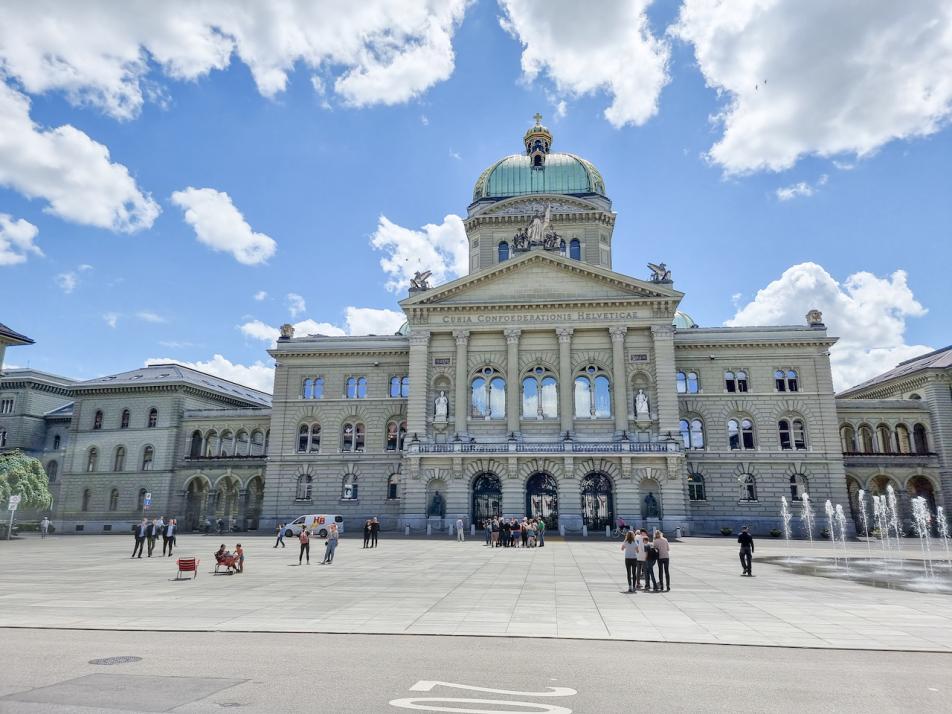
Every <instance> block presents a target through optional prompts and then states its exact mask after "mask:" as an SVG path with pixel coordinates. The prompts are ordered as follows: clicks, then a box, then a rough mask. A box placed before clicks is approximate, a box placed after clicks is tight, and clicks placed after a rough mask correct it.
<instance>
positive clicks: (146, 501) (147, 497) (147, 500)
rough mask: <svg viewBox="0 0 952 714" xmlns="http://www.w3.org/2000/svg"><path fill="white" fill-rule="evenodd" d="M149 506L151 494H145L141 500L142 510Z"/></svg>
mask: <svg viewBox="0 0 952 714" xmlns="http://www.w3.org/2000/svg"><path fill="white" fill-rule="evenodd" d="M151 505H152V494H151V493H146V494H145V498H144V499H142V507H143V508H148V507H149V506H151Z"/></svg>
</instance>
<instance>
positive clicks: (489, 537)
mask: <svg viewBox="0 0 952 714" xmlns="http://www.w3.org/2000/svg"><path fill="white" fill-rule="evenodd" d="M483 531H485V533H486V542H485V543H483V545H484V546H487V545H492V541H493V522H492V520H490V519H489V518H487V519H486V520H484V521H483Z"/></svg>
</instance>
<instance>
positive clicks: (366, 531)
mask: <svg viewBox="0 0 952 714" xmlns="http://www.w3.org/2000/svg"><path fill="white" fill-rule="evenodd" d="M369 547H370V519H369V518H368V519H367V520H366V521H364V548H369Z"/></svg>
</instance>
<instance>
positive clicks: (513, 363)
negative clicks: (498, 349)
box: [506, 329, 522, 434]
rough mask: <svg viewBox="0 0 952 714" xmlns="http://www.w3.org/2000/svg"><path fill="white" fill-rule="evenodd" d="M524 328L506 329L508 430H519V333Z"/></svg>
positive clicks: (512, 431) (510, 431) (515, 431)
mask: <svg viewBox="0 0 952 714" xmlns="http://www.w3.org/2000/svg"><path fill="white" fill-rule="evenodd" d="M521 334H522V330H517V329H512V330H506V431H508V432H509V433H510V434H513V433H517V432H518V431H519V335H521Z"/></svg>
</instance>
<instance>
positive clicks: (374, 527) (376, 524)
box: [334, 516, 380, 548]
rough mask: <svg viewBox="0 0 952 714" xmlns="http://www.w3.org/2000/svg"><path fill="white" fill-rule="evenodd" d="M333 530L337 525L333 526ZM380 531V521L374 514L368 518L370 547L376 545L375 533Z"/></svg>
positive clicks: (335, 529)
mask: <svg viewBox="0 0 952 714" xmlns="http://www.w3.org/2000/svg"><path fill="white" fill-rule="evenodd" d="M334 532H335V533H336V532H337V526H334ZM379 532H380V521H378V520H377V517H376V516H374V517H373V518H371V519H370V547H371V548H376V547H377V534H378V533H379Z"/></svg>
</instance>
